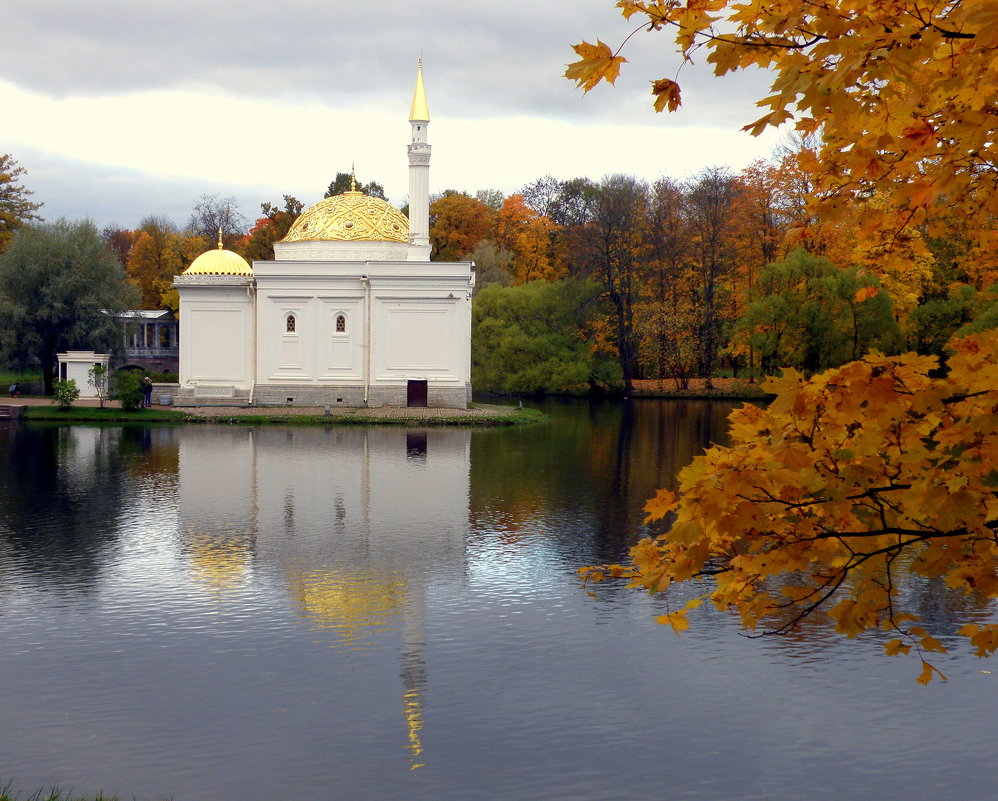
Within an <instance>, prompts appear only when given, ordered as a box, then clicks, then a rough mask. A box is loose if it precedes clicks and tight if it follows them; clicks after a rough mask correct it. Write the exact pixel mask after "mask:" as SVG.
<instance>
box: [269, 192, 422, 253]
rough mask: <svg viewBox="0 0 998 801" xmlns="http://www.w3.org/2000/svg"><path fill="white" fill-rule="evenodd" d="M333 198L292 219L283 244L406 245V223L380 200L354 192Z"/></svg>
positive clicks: (396, 210)
mask: <svg viewBox="0 0 998 801" xmlns="http://www.w3.org/2000/svg"><path fill="white" fill-rule="evenodd" d="M350 183H351V190H350V191H349V192H344V193H343V194H342V195H333V196H332V197H327V198H325V199H323V200H320V201H319V202H318V203H316V204H315V205H313V206H309V207H308V208H307V209H306V210H305V211H304V212H303V213H302V215H301V216H300V217H299V218H298V219H297V220H295V222H294V225H292V226H291V230H290V231H288V235H287V236H285V237H284V239H283V240H281V241H283V242H304V241H313V242H315V241H318V242H330V241H340V242H352V241H365V242H408V241H409V221H408V220H407V219H406V218H405V215H404V214H402V212H400V211H399V210H398V209H397V208H395V207H394V206H392V205H391V204H390V203H386V202H385V201H384V200H381V199H380V198H376V197H371V196H370V195H365V194H364V193H363V192H358V191H357V190H356V188H355V187H356V182H355V181H354V180H353V178H352V176H351V182H350Z"/></svg>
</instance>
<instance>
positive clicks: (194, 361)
mask: <svg viewBox="0 0 998 801" xmlns="http://www.w3.org/2000/svg"><path fill="white" fill-rule="evenodd" d="M193 278H197V279H202V280H198V281H196V282H195V281H192V280H191V279H193ZM185 279H186V280H185ZM205 279H215V280H205ZM222 279H228V280H222ZM251 280H252V279H247V278H241V277H238V276H191V277H186V276H182V277H180V278H178V279H177V281H176V282H175V284H174V285H175V286H176V287H177V289H178V292H179V294H180V387H181V390H183V389H184V388H186V387H193V386H202V385H209V386H212V385H218V386H227V387H235V388H236V389H241V390H249V389H250V387H251V386H252V384H253V378H254V367H255V365H254V356H255V331H254V325H253V321H254V319H253V318H254V308H253V291H252V285H251V283H250V281H251Z"/></svg>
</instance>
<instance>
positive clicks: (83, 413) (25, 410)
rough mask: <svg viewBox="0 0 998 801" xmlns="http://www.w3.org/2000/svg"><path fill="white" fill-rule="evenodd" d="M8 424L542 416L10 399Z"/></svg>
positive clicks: (501, 410) (485, 420)
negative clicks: (127, 406)
mask: <svg viewBox="0 0 998 801" xmlns="http://www.w3.org/2000/svg"><path fill="white" fill-rule="evenodd" d="M0 406H9V407H10V414H11V419H12V420H15V419H16V420H22V421H28V422H34V421H38V422H54V423H76V422H79V423H241V424H248V425H264V424H272V423H286V424H289V425H401V426H454V425H467V426H499V425H520V424H525V423H537V422H541V421H542V420H544V419H545V415H544V414H543V413H542V412H540V411H538V410H536V409H525V408H518V407H515V406H501V405H497V404H474V405H473V406H471V407H469V408H467V409H448V408H441V407H395V406H378V407H371V408H365V407H342V406H341V407H330V408H329V409H326V408H325V407H322V406H317V407H313V406H191V407H183V408H175V407H173V406H161V405H157V404H153V406H151V407H149V408H144V409H136V410H134V411H126V410H123V409H122V408H121V404H120V403H119V402H117V401H107V402H105V404H104V407H103V408H101V406H100V402H99V401H97V400H95V399H90V398H84V399H80V400H78V401H75V402H74V403H73V405H72V406H71V407H70V408H69V409H66V410H62V409H59V408H58V407H56V406H55V404H53V403H52V399H51V398H37V397H36V398H26V397H20V398H10V399H8V400H7V401H6V402H4V401H2V400H0Z"/></svg>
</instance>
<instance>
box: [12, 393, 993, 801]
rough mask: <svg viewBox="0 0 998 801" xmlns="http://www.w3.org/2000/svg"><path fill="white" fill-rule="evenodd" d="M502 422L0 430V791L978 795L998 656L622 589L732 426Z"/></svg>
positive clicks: (598, 413) (922, 588)
mask: <svg viewBox="0 0 998 801" xmlns="http://www.w3.org/2000/svg"><path fill="white" fill-rule="evenodd" d="M543 408H544V409H545V411H547V412H548V413H549V415H550V421H549V422H548V423H546V424H542V425H537V426H529V427H522V428H503V429H487V430H486V429H482V430H469V429H460V428H455V429H449V428H431V429H404V428H373V427H372V428H363V427H341V428H335V427H329V428H319V427H316V428H296V427H284V426H280V425H275V426H271V427H244V426H228V425H188V426H154V427H145V426H55V425H52V426H45V425H41V424H20V425H18V424H12V425H7V426H4V427H0V452H2V453H3V454H4V455H5V458H4V459H2V460H0V644H2V647H0V721H2V725H0V786H3V784H4V783H5V782H7V781H12V782H13V787H14V788H15V789H18V788H20V789H22V790H24V791H25V792H32V791H34V790H35V789H38V788H39V787H41V786H43V785H45V786H49V785H53V784H55V785H58V786H60V787H61V788H63V789H70V790H72V791H73V792H74V793H92V792H94V791H95V790H96V789H98V788H103V789H104V790H105V791H106V792H108V793H113V794H117V795H119V796H121V797H122V798H132V797H135V798H138V799H147V800H150V799H157V798H165V797H169V798H172V799H175V801H230V800H231V801H235V800H236V799H239V801H253V800H254V799H260V800H261V801H262V800H263V799H268V800H273V799H282V800H284V799H287V800H290V801H295V800H297V799H315V798H323V799H341V798H342V799H360V798H366V799H414V800H416V801H423V800H424V799H425V800H426V801H430V799H433V800H434V801H438V800H439V799H460V800H461V801H473V800H475V799H483V800H484V799H489V800H490V801H491V800H493V799H502V800H503V801H532V800H533V799H537V801H542V800H543V801H559V800H560V799H566V800H567V799H572V801H589V800H592V801H608V800H610V799H621V800H622V801H623V800H625V799H628V800H629V799H647V798H655V799H668V800H669V801H677V800H680V801H681V800H683V799H690V801H713V800H715V799H716V800H717V801H720V800H721V799H738V800H739V801H752V800H754V799H758V801H784V800H785V801H800V800H801V799H836V801H842V799H878V800H880V799H885V800H889V799H903V800H904V801H922V800H924V801H938V799H967V800H968V801H970V800H971V799H973V800H974V801H986V800H987V799H998V784H996V781H995V768H994V757H995V742H996V739H998V691H996V684H995V681H996V676H994V675H992V674H991V673H989V672H987V671H990V670H993V669H994V668H995V667H996V665H995V664H993V661H992V662H989V661H981V660H978V659H977V658H976V657H975V656H974V655H973V654H972V653H971V651H970V649H969V648H968V647H967V646H966V645H965V644H964V643H963V642H962V638H959V637H956V636H955V629H956V626H955V625H953V623H952V622H951V621H952V620H954V619H955V617H956V616H957V615H960V614H968V613H969V612H974V613H976V614H977V615H978V616H980V615H982V614H983V615H985V616H988V615H990V619H993V617H994V610H984V611H983V612H982V611H981V610H979V609H977V610H974V609H973V607H972V606H971V602H970V601H969V600H968V599H965V598H963V597H961V596H954V595H953V594H952V593H949V592H948V591H947V590H945V588H943V587H940V586H938V585H936V584H934V583H930V582H926V583H923V584H914V585H911V586H909V587H907V588H906V590H905V591H906V592H908V593H912V594H913V595H912V596H910V597H914V598H915V599H916V602H917V607H918V610H919V611H920V612H921V613H922V614H923V615H924V617H925V618H926V619H927V620H928V621H929V622H930V623H931V624H932V626H933V627H934V629H935V630H936V632H937V635H938V636H940V638H941V639H943V641H944V642H945V643H946V644H947V645H949V646H951V651H950V653H949V654H947V655H944V656H939V655H936V658H935V659H933V663H934V664H936V665H937V666H938V667H939V668H940V669H941V670H942V671H943V672H944V673H946V674H947V675H948V676H949V679H950V680H949V682H948V683H942V682H938V681H937V682H933V683H932V684H931V685H929V686H927V687H922V686H920V685H918V684H916V682H915V678H916V677H917V675H918V673H919V665H918V662H917V660H916V659H914V658H905V657H894V658H889V657H886V656H883V655H882V651H881V648H880V646H879V644H878V641H877V640H876V639H875V638H870V637H861V638H858V639H856V640H839V639H838V638H836V637H834V636H832V635H831V634H830V632H829V630H828V629H827V628H826V627H825V626H823V625H822V624H821V622H820V621H815V622H812V623H810V624H809V625H807V626H805V627H804V629H803V630H802V631H801V632H799V633H797V634H795V635H793V636H788V637H783V638H766V639H749V638H746V637H744V636H741V635H740V634H739V629H738V627H737V625H736V621H734V620H733V619H732V618H731V617H730V616H728V615H725V614H721V613H718V612H716V611H711V610H708V609H701V610H700V611H698V612H697V613H695V614H694V615H693V616H692V620H693V626H692V627H691V629H690V631H688V632H686V633H684V634H683V635H682V636H681V637H677V636H676V635H675V634H673V633H672V631H671V630H670V629H668V628H666V627H663V626H660V625H658V624H656V623H655V622H654V619H653V618H654V616H655V615H656V614H658V613H659V612H660V611H661V609H662V601H661V600H660V599H651V598H649V597H647V596H646V595H644V594H641V593H638V592H636V591H633V590H626V589H625V588H623V587H622V586H601V587H600V588H598V591H597V592H595V593H594V595H595V597H593V596H592V595H590V594H589V593H587V591H586V588H584V587H583V586H581V584H580V583H579V580H578V577H577V569H578V568H579V567H580V566H583V565H587V564H593V563H601V562H606V561H619V560H622V559H624V558H625V557H626V553H627V549H628V548H629V547H630V546H631V545H633V544H634V543H635V542H636V541H637V539H639V538H640V536H642V534H643V533H646V532H645V529H644V528H643V525H642V517H643V512H642V506H643V505H644V503H645V501H646V500H647V499H648V498H649V497H651V496H652V495H653V494H654V493H655V490H656V489H658V488H659V487H665V486H674V479H675V475H676V473H677V472H678V471H679V470H680V469H681V468H682V467H683V465H685V464H687V463H688V462H689V461H690V460H691V459H692V458H693V456H694V455H695V454H696V453H699V452H701V450H702V449H703V447H705V446H706V445H707V444H708V443H710V442H723V441H724V430H725V427H724V423H725V417H726V415H727V413H728V412H729V411H730V409H731V408H732V406H731V405H730V404H724V403H717V402H715V403H708V402H699V401H665V400H650V399H649V400H633V401H625V402H614V403H609V402H608V403H586V402H564V403H561V402H550V403H547V404H545V405H544V406H543Z"/></svg>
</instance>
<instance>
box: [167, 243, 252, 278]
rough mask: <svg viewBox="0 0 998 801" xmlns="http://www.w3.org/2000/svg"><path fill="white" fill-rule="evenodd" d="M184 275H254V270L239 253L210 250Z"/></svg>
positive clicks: (185, 271) (198, 258)
mask: <svg viewBox="0 0 998 801" xmlns="http://www.w3.org/2000/svg"><path fill="white" fill-rule="evenodd" d="M183 274H184V275H253V268H252V267H250V265H249V262H248V261H246V259H244V258H243V257H242V256H240V255H239V254H238V253H233V252H232V251H231V250H223V249H222V248H221V247H219V248H217V249H216V250H209V251H207V252H206V253H202V254H201V255H200V256H198V257H197V258H196V259H194V261H192V262H191V266H190V267H188V268H187V269H186V270H184V272H183Z"/></svg>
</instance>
